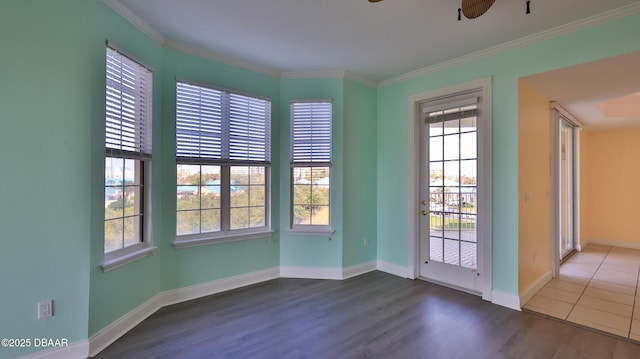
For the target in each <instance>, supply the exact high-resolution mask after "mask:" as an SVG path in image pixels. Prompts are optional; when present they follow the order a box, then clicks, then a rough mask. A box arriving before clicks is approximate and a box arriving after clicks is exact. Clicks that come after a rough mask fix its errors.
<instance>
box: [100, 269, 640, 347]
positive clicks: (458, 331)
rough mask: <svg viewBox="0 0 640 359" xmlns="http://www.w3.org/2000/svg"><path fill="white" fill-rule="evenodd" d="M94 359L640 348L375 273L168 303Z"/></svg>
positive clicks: (276, 283)
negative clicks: (170, 304) (346, 278)
mask: <svg viewBox="0 0 640 359" xmlns="http://www.w3.org/2000/svg"><path fill="white" fill-rule="evenodd" d="M96 358H97V359H107V358H119V359H120V358H181V359H182V358H447V359H448V358H563V359H570V358H640V345H637V344H634V343H631V342H629V341H625V340H623V339H619V338H614V337H612V336H608V335H605V334H601V333H597V332H593V331H590V330H587V329H584V328H580V327H577V326H575V325H571V324H567V323H563V322H560V321H557V320H553V319H549V318H545V317H542V316H539V315H536V314H532V313H524V312H517V311H513V310H510V309H507V308H504V307H500V306H497V305H493V304H491V303H489V302H486V301H483V300H482V299H481V298H480V297H477V296H473V295H470V294H467V293H463V292H459V291H456V290H452V289H449V288H445V287H441V286H438V285H435V284H431V283H427V282H423V281H419V280H417V281H412V280H408V279H402V278H399V277H396V276H393V275H390V274H387V273H383V272H377V271H376V272H371V273H367V274H364V275H361V276H358V277H355V278H351V279H348V280H344V281H333V280H308V279H276V280H272V281H268V282H264V283H260V284H256V285H253V286H249V287H245V288H241V289H237V290H233V291H229V292H225V293H221V294H217V295H213V296H208V297H204V298H200V299H196V300H192V301H189V302H185V303H180V304H176V305H173V306H169V307H165V308H162V309H161V310H159V311H158V312H156V313H154V314H153V315H151V316H150V317H149V318H147V319H146V320H144V321H143V322H142V323H140V324H139V325H138V326H136V327H135V328H133V329H132V330H131V331H130V332H129V333H127V334H125V335H124V336H123V337H122V338H120V339H119V340H118V341H116V342H115V343H113V344H112V345H111V346H109V347H108V348H106V349H105V350H104V351H102V352H101V353H100V354H98V355H97V356H96Z"/></svg>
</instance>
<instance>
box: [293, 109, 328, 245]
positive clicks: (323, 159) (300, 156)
mask: <svg viewBox="0 0 640 359" xmlns="http://www.w3.org/2000/svg"><path fill="white" fill-rule="evenodd" d="M311 103H313V104H326V103H328V104H329V107H330V110H331V115H330V118H329V119H328V122H329V123H328V124H329V127H330V129H331V130H330V134H329V139H328V141H327V140H326V139H325V140H322V139H320V140H318V139H311V140H309V139H306V140H301V139H298V138H296V136H295V135H294V133H295V126H294V123H295V120H296V118H295V116H296V114H295V109H294V107H295V105H296V104H311ZM313 120H314V119H311V121H313ZM321 120H326V119H324V118H321ZM303 142H306V143H305V144H306V145H311V146H314V145H320V146H324V148H325V150H324V151H322V150H321V151H318V152H314V151H313V150H312V151H309V150H306V151H305V150H297V149H296V148H297V147H298V146H297V145H298V144H303ZM326 146H328V153H327V149H326ZM290 155H291V162H290V165H291V168H290V171H289V172H290V178H289V179H290V181H289V183H290V189H289V195H290V204H289V211H290V219H289V224H290V228H289V232H290V233H293V234H310V235H316V234H318V235H325V234H328V235H331V234H333V233H334V232H335V231H334V230H333V228H332V227H331V213H332V210H331V207H332V201H331V192H332V189H331V188H332V187H333V185H332V182H333V180H332V178H333V169H332V162H333V100H331V99H294V100H291V102H290ZM300 167H308V168H313V167H322V168H324V167H327V168H329V203H328V208H329V214H328V217H329V218H328V224H326V225H325V224H299V223H295V221H294V171H295V168H300ZM310 185H311V186H312V184H310Z"/></svg>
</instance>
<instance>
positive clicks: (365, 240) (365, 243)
mask: <svg viewBox="0 0 640 359" xmlns="http://www.w3.org/2000/svg"><path fill="white" fill-rule="evenodd" d="M368 245H369V240H368V239H366V238H363V239H362V246H363V247H366V246H368Z"/></svg>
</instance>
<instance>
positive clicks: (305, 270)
mask: <svg viewBox="0 0 640 359" xmlns="http://www.w3.org/2000/svg"><path fill="white" fill-rule="evenodd" d="M280 277H281V278H305V279H337V280H340V279H342V268H329V267H326V268H325V267H280Z"/></svg>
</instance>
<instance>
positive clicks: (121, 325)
mask: <svg viewBox="0 0 640 359" xmlns="http://www.w3.org/2000/svg"><path fill="white" fill-rule="evenodd" d="M160 308H162V303H160V301H159V300H158V295H155V296H153V297H152V298H150V299H149V300H147V301H146V302H144V303H142V304H140V305H139V306H137V307H136V308H135V309H133V310H132V311H130V312H128V313H127V314H125V315H123V316H122V317H120V318H118V319H117V320H116V321H114V322H113V323H111V324H109V325H107V326H106V327H104V328H102V329H101V330H100V331H98V332H97V333H95V334H94V335H92V336H91V337H90V338H89V349H90V350H89V354H90V355H91V356H95V355H96V354H98V353H100V352H101V351H102V350H104V348H106V347H108V346H109V345H111V343H113V342H115V341H116V340H118V338H120V337H121V336H123V335H124V334H125V333H126V332H128V331H129V330H131V329H133V327H135V326H136V325H138V324H140V323H141V322H142V321H143V320H145V319H147V318H148V317H149V316H150V315H151V314H153V313H155V312H156V311H157V310H158V309H160Z"/></svg>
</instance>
